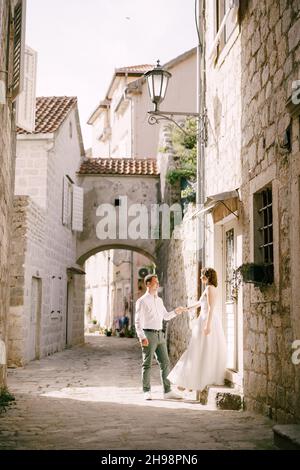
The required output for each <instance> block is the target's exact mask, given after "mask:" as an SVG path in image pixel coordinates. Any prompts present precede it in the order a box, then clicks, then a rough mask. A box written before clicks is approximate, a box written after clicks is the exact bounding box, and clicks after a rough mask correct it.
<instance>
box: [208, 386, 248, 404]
mask: <svg viewBox="0 0 300 470" xmlns="http://www.w3.org/2000/svg"><path fill="white" fill-rule="evenodd" d="M199 398H200V403H201V404H202V405H208V406H209V408H211V409H221V410H242V409H243V396H242V394H241V393H240V392H239V390H237V389H235V388H233V387H229V386H223V387H221V386H219V387H218V386H210V387H208V388H207V389H206V391H204V392H201V394H200V397H199Z"/></svg>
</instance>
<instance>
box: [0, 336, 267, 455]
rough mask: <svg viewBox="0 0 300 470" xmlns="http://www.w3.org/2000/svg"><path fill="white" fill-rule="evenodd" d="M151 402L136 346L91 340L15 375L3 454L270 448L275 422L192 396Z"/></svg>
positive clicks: (156, 391) (1, 438)
mask: <svg viewBox="0 0 300 470" xmlns="http://www.w3.org/2000/svg"><path fill="white" fill-rule="evenodd" d="M152 372H153V374H152V377H153V387H152V389H153V400H152V401H149V402H145V401H144V400H143V394H142V393H141V387H140V349H139V344H138V342H137V340H136V339H130V338H118V337H106V336H92V335H90V336H87V337H86V343H85V345H84V346H81V347H74V348H72V349H67V350H65V351H63V352H60V353H57V354H54V355H52V356H50V357H47V358H45V359H42V360H39V361H38V360H37V361H33V362H31V363H30V364H28V365H27V366H25V367H24V368H18V369H10V370H9V373H8V385H9V389H10V391H11V392H12V393H13V394H14V396H15V398H16V402H15V404H13V405H12V407H11V408H10V409H8V410H7V412H6V413H3V414H2V415H1V419H0V449H1V450H2V449H6V450H7V449H9V450H12V449H18V450H19V449H32V450H36V449H52V450H58V449H79V450H87V449H93V450H98V449H112V450H113V449H123V450H125V449H129V450H132V449H135V450H139V449H149V450H160V449H166V450H168V449H170V450H176V449H190V450H196V449H224V450H225V449H272V448H273V437H272V424H273V423H272V422H271V421H270V420H268V419H267V418H264V417H263V416H260V415H254V414H251V413H249V412H237V411H216V410H211V409H210V407H209V406H202V405H200V404H199V403H196V402H195V401H193V400H192V399H190V398H189V397H187V398H185V399H184V400H182V401H166V400H163V399H162V390H161V386H160V379H159V369H158V366H157V365H154V367H153V371H152Z"/></svg>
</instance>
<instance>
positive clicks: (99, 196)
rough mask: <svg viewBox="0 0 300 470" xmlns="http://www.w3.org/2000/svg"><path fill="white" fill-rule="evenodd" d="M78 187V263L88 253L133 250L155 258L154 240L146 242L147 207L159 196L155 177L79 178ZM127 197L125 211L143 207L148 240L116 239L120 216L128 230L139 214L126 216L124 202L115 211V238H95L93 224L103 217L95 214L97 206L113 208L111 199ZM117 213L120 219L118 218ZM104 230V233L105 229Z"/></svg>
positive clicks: (149, 216)
mask: <svg viewBox="0 0 300 470" xmlns="http://www.w3.org/2000/svg"><path fill="white" fill-rule="evenodd" d="M79 184H80V186H82V187H83V188H84V224H83V225H84V228H83V232H82V233H80V234H79V236H78V245H77V246H78V251H77V253H78V262H79V263H80V264H83V263H84V262H85V261H86V259H87V258H88V257H89V256H91V255H92V254H94V253H96V252H98V251H100V250H101V249H102V250H106V249H112V248H116V249H117V248H120V249H131V248H132V249H134V250H135V251H138V252H140V253H141V254H144V255H145V256H148V255H149V258H151V259H154V258H155V242H156V241H155V240H154V239H150V238H149V237H150V233H151V232H150V225H151V205H153V204H157V203H158V201H159V199H158V194H159V177H157V176H129V175H116V176H114V175H86V176H82V175H79ZM121 197H122V198H125V199H126V197H127V207H128V210H129V209H130V207H131V206H132V205H133V204H143V205H144V206H146V207H147V214H148V238H146V237H143V238H138V239H137V240H135V239H133V238H130V237H127V238H125V236H124V238H119V222H120V221H122V220H123V219H122V214H124V217H125V220H128V222H129V223H128V228H129V226H130V223H131V221H132V220H135V219H136V217H137V216H138V215H139V214H138V213H137V214H136V216H128V218H127V210H126V201H125V199H124V201H125V202H124V203H123V199H122V200H121V206H120V207H117V208H116V212H115V214H116V237H115V239H112V236H110V237H107V238H105V239H100V238H98V235H97V225H98V223H99V222H100V220H102V219H103V218H104V217H106V216H107V214H106V213H103V215H102V217H101V216H100V215H97V214H96V211H97V209H98V207H99V206H101V205H102V204H110V205H111V206H112V208H114V203H115V199H118V198H121ZM119 213H120V214H121V215H120V218H119ZM105 230H108V229H107V228H106V229H105Z"/></svg>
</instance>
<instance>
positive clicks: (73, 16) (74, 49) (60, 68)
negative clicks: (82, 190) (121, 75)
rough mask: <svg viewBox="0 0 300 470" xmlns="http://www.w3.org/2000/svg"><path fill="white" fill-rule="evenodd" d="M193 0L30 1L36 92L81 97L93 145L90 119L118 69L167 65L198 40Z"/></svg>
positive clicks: (88, 139)
mask: <svg viewBox="0 0 300 470" xmlns="http://www.w3.org/2000/svg"><path fill="white" fill-rule="evenodd" d="M194 1H195V0H27V21H26V23H27V25H26V44H27V45H28V46H30V47H31V48H32V49H34V50H36V51H37V52H38V67H37V96H77V97H78V105H79V115H80V121H81V127H82V132H83V139H84V145H85V148H88V147H90V145H91V126H88V125H87V124H86V122H87V120H88V118H89V116H90V115H91V114H92V112H93V111H94V109H95V108H96V107H97V105H98V103H99V102H100V101H101V100H102V99H104V98H105V95H106V92H107V89H108V86H109V84H110V81H111V79H112V77H113V73H114V70H115V68H118V67H124V66H130V65H138V64H156V61H157V59H160V61H161V63H162V64H163V63H165V62H167V61H169V60H171V59H173V58H175V57H177V56H178V55H179V54H181V53H183V52H185V51H187V50H189V49H191V48H192V47H195V46H196V45H197V34H196V28H195V22H194ZM149 105H150V101H149Z"/></svg>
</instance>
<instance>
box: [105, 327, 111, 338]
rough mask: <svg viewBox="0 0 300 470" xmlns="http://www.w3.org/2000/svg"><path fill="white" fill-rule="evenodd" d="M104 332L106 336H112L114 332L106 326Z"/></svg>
mask: <svg viewBox="0 0 300 470" xmlns="http://www.w3.org/2000/svg"><path fill="white" fill-rule="evenodd" d="M104 334H105V335H106V336H111V334H112V331H111V328H105V330H104Z"/></svg>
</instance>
